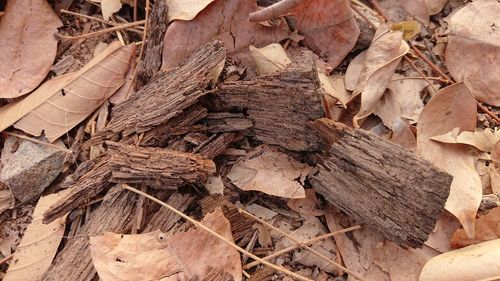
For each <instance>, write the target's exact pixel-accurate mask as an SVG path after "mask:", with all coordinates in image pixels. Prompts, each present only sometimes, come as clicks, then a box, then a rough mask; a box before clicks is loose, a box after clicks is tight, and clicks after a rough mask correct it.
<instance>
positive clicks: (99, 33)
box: [56, 20, 145, 40]
mask: <svg viewBox="0 0 500 281" xmlns="http://www.w3.org/2000/svg"><path fill="white" fill-rule="evenodd" d="M144 23H145V20H140V21H135V22H131V23H125V24H119V25H116V26H113V27H110V28H106V29H102V30H99V31H96V32H91V33H87V34H81V35H78V36H67V35H61V34H56V36H57V37H58V38H59V39H62V40H78V39H85V38H89V37H94V36H98V35H102V34H106V33H109V32H114V31H117V30H121V29H125V28H129V27H132V26H137V25H142V24H144Z"/></svg>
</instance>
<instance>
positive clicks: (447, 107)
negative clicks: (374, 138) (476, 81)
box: [417, 83, 482, 236]
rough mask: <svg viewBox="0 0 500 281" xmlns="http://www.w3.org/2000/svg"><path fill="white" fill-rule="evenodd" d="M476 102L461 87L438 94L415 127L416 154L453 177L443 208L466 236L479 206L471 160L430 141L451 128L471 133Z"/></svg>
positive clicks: (456, 149)
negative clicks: (456, 220) (459, 225)
mask: <svg viewBox="0 0 500 281" xmlns="http://www.w3.org/2000/svg"><path fill="white" fill-rule="evenodd" d="M476 114H477V110H476V102H475V100H474V97H472V95H471V94H470V92H469V91H468V90H467V87H466V86H465V85H464V84H463V83H458V84H454V85H452V86H449V87H446V88H444V89H442V90H440V91H439V92H438V93H437V94H436V95H435V96H434V97H433V98H432V99H431V100H430V101H429V102H428V103H427V105H426V106H425V108H424V110H423V111H422V113H421V114H420V118H419V121H418V124H417V151H418V153H419V154H420V155H421V156H423V157H424V158H426V159H427V160H429V161H431V162H432V163H434V164H435V165H436V166H438V167H440V168H441V169H443V170H446V171H447V172H448V173H449V174H451V175H452V176H453V181H452V183H451V187H450V195H449V197H448V200H447V201H446V205H445V208H446V209H447V210H448V211H449V212H450V213H452V214H453V215H455V216H456V217H457V218H458V220H459V221H460V223H461V224H462V225H463V227H464V229H465V230H466V232H467V234H468V235H470V236H472V235H474V220H475V217H476V212H477V209H478V207H479V204H480V203H481V197H482V187H481V179H480V178H479V175H478V174H477V172H476V170H475V168H474V158H473V156H472V155H471V154H470V152H469V151H468V150H467V149H466V147H465V146H463V145H457V144H444V143H439V142H435V141H433V140H431V139H430V138H431V137H433V136H436V135H439V134H443V133H446V132H448V131H450V130H452V129H453V128H456V127H460V129H461V130H471V131H472V130H474V129H475V127H476V119H477V118H476Z"/></svg>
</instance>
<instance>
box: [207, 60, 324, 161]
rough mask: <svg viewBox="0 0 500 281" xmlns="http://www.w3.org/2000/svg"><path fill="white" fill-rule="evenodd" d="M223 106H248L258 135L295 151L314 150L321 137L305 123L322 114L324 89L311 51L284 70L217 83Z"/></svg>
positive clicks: (256, 135) (265, 140)
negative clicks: (241, 79)
mask: <svg viewBox="0 0 500 281" xmlns="http://www.w3.org/2000/svg"><path fill="white" fill-rule="evenodd" d="M215 93H216V97H217V98H218V99H219V100H220V101H221V102H222V104H223V105H224V106H229V107H240V108H245V109H247V113H248V117H249V118H250V119H251V120H252V121H253V124H254V127H253V129H252V131H253V134H254V135H255V137H256V138H257V139H259V140H261V141H263V142H265V143H268V144H277V145H280V146H282V147H285V148H287V149H290V150H295V151H314V150H317V149H319V147H320V138H318V137H317V136H316V134H314V132H313V131H312V130H311V129H310V128H308V127H307V125H306V123H307V122H308V121H311V120H315V119H318V118H321V117H323V107H322V102H321V89H320V83H319V80H318V75H317V73H316V66H315V64H314V60H313V57H312V54H311V53H306V54H305V55H304V57H303V60H302V61H301V62H299V63H297V64H294V65H292V66H290V67H287V68H285V69H284V70H283V71H281V72H278V73H275V74H270V75H267V76H260V77H258V78H256V79H254V80H251V81H235V82H226V83H223V84H220V85H218V88H217V89H216V91H215Z"/></svg>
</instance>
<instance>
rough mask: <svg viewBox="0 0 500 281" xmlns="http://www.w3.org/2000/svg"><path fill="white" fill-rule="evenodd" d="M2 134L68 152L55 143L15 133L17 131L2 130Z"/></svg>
mask: <svg viewBox="0 0 500 281" xmlns="http://www.w3.org/2000/svg"><path fill="white" fill-rule="evenodd" d="M2 134H3V135H7V136H12V137H16V138H20V139H23V140H27V141H30V142H34V143H37V144H41V145H46V146H49V147H52V148H55V149H58V150H61V151H64V152H69V149H66V148H62V147H60V146H57V145H55V144H51V143H48V142H43V141H39V140H37V139H34V138H30V137H27V136H25V135H21V134H17V133H12V132H2Z"/></svg>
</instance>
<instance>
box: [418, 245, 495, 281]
mask: <svg viewBox="0 0 500 281" xmlns="http://www.w3.org/2000/svg"><path fill="white" fill-rule="evenodd" d="M499 260H500V239H495V240H491V241H487V242H483V243H480V244H477V245H472V246H468V247H465V248H462V249H458V250H455V251H451V252H447V253H444V254H441V255H439V256H436V257H434V258H432V259H431V260H429V261H428V262H427V263H426V264H425V266H424V268H423V269H422V273H421V274H420V279H419V280H420V281H450V280H453V281H471V280H498V278H500V263H499V262H498V261H499Z"/></svg>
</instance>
